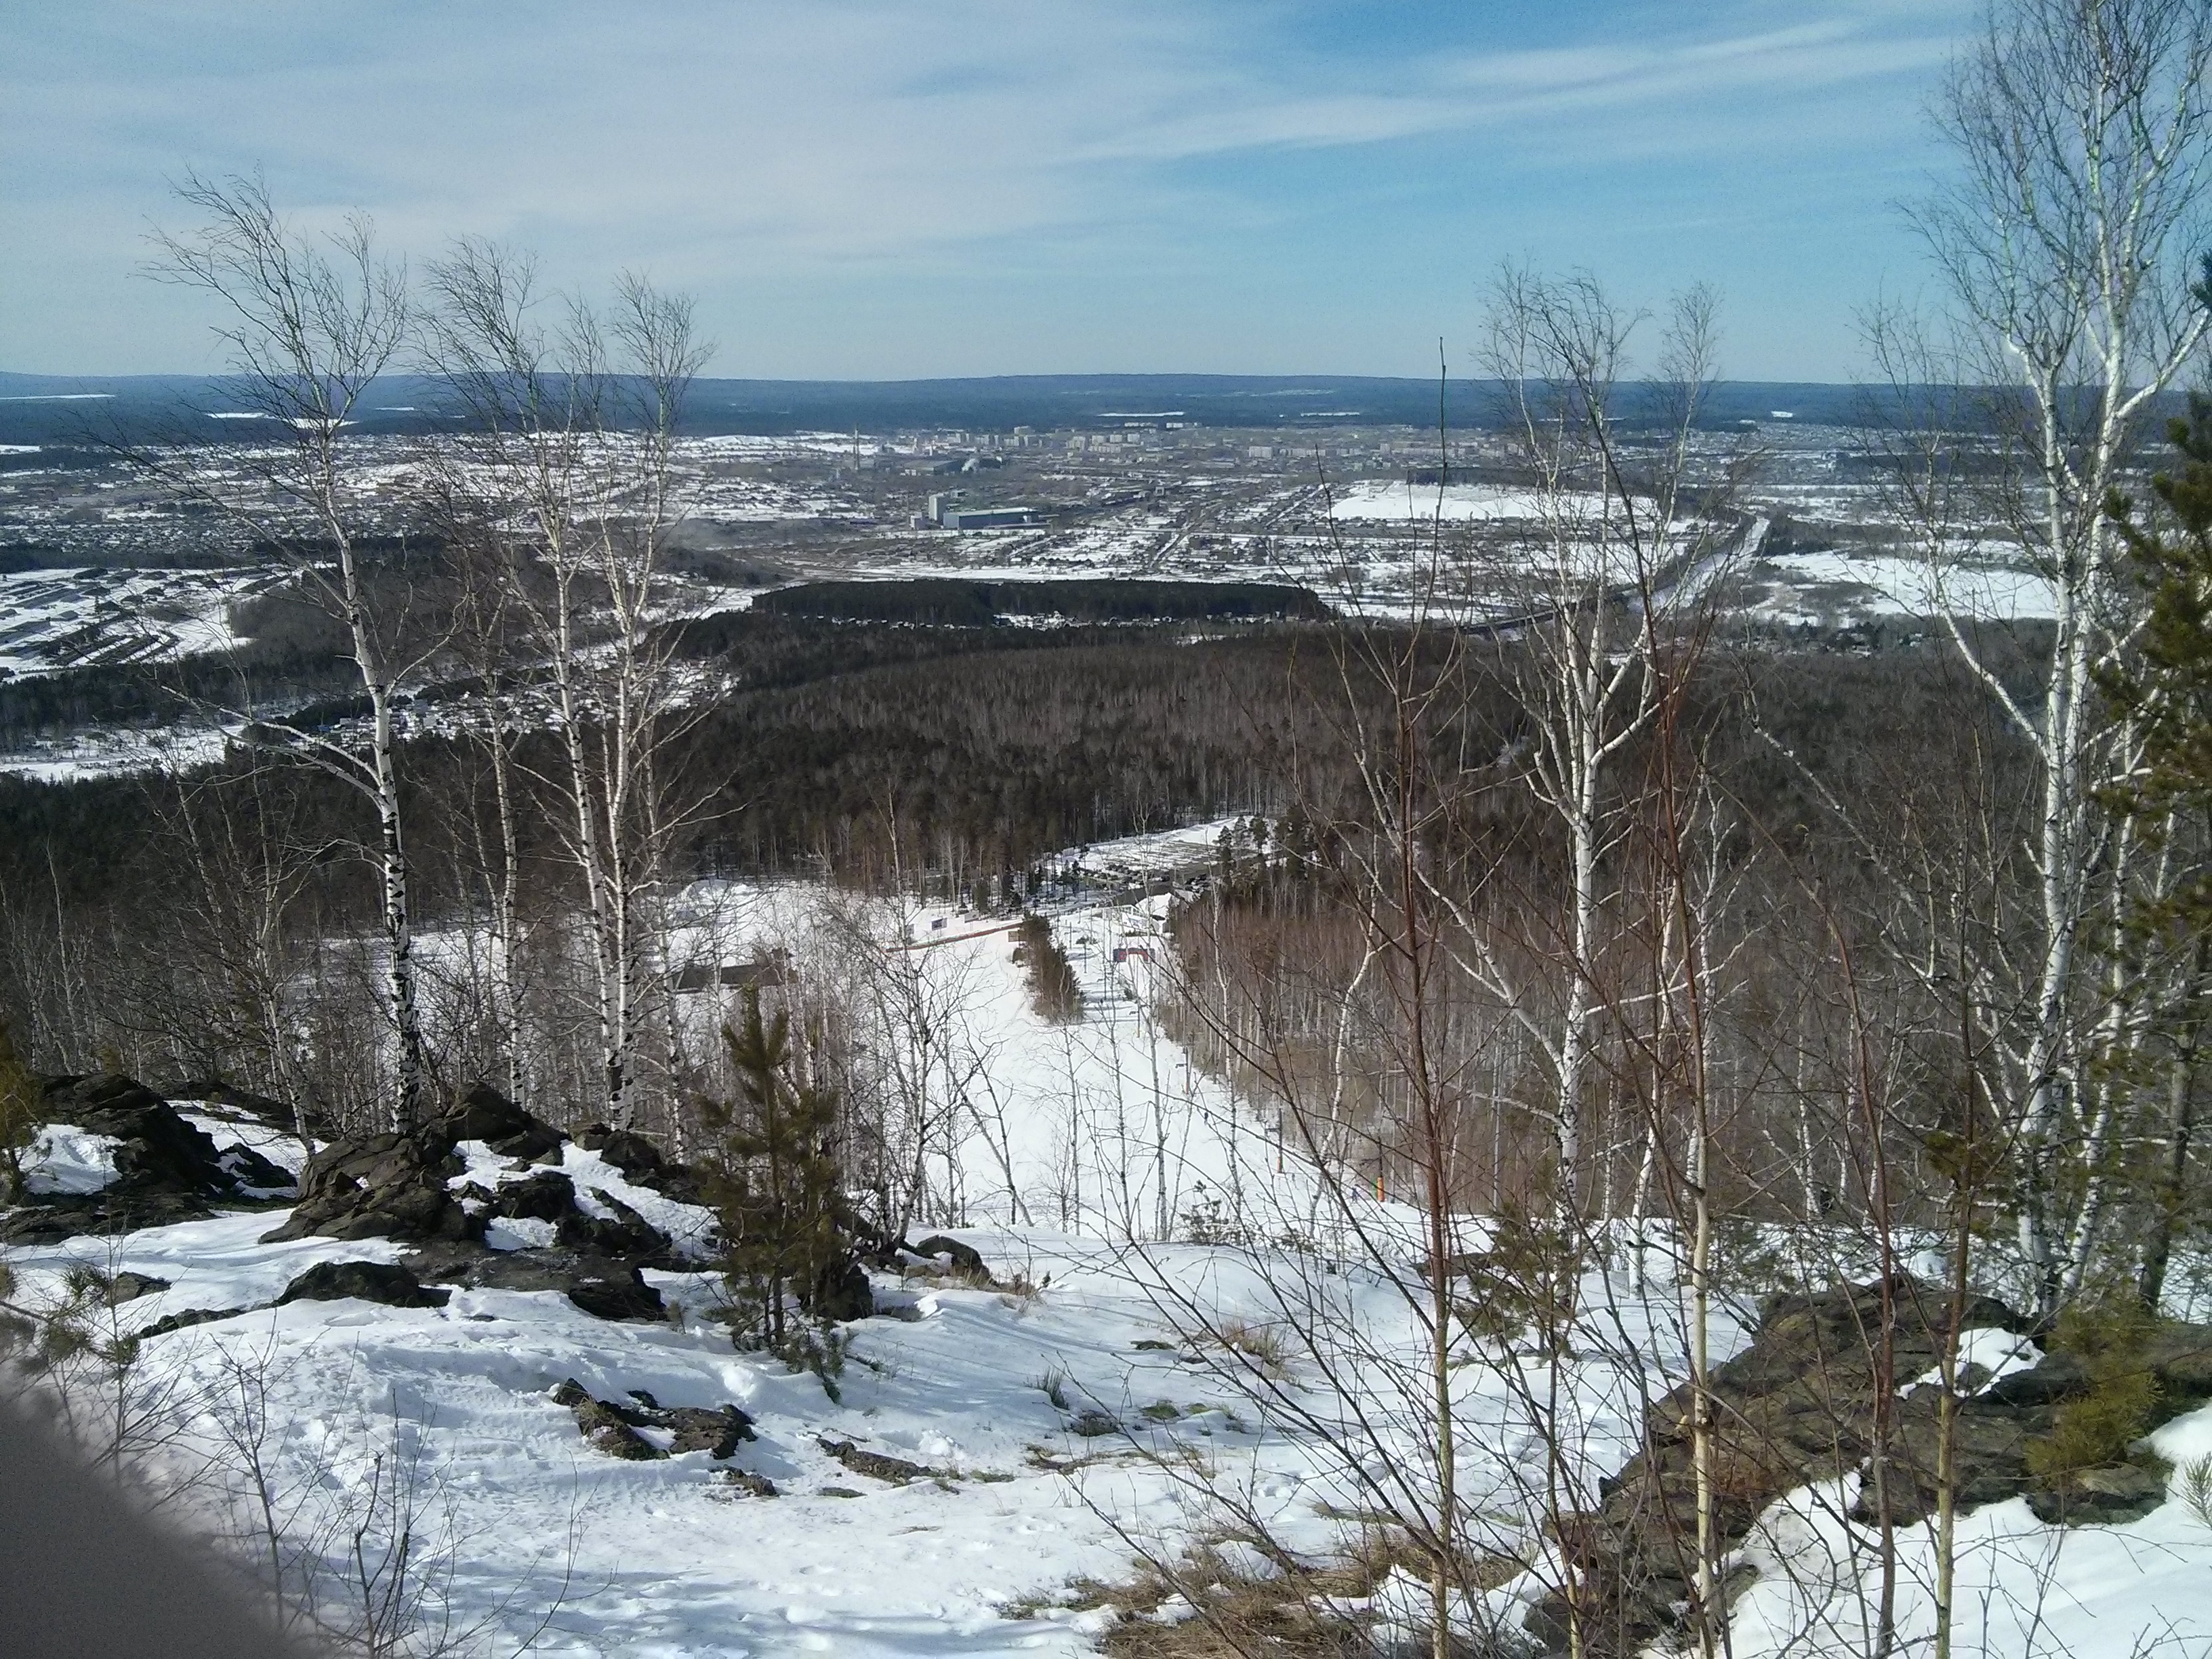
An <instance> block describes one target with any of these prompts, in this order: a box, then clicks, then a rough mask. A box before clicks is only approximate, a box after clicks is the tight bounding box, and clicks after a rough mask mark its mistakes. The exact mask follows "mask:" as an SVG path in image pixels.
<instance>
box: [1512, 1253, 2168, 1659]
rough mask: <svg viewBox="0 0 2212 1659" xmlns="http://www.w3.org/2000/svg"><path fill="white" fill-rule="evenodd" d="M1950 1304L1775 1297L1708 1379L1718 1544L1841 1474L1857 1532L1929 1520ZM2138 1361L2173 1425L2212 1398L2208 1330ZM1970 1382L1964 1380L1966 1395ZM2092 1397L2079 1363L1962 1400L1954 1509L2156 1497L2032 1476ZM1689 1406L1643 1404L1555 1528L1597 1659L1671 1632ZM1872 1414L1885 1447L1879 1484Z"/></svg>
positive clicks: (1970, 1319)
mask: <svg viewBox="0 0 2212 1659" xmlns="http://www.w3.org/2000/svg"><path fill="white" fill-rule="evenodd" d="M1947 1301H1948V1298H1947V1297H1946V1296H1945V1294H1944V1292H1942V1291H1940V1290H1938V1289H1936V1287H1934V1286H1932V1285H1924V1284H1922V1283H1920V1282H1918V1281H1917V1280H1915V1279H1910V1278H1907V1277H1905V1276H1902V1275H1900V1276H1899V1278H1897V1279H1893V1280H1892V1281H1891V1282H1890V1285H1889V1286H1888V1290H1887V1295H1885V1294H1884V1290H1883V1287H1882V1286H1881V1285H1879V1284H1874V1285H1838V1286H1836V1287H1834V1288H1832V1289H1830V1290H1826V1291H1820V1292H1816V1293H1813V1294H1798V1295H1789V1296H1782V1297H1774V1298H1771V1299H1770V1301H1769V1302H1768V1303H1767V1304H1766V1306H1765V1309H1764V1310H1763V1314H1762V1318H1761V1320H1760V1323H1759V1331H1758V1334H1757V1335H1756V1336H1755V1337H1754V1339H1753V1341H1752V1344H1751V1346H1749V1347H1748V1348H1747V1349H1746V1350H1745V1351H1744V1352H1742V1353H1741V1354H1739V1355H1737V1356H1736V1357H1735V1358H1734V1359H1731V1360H1729V1361H1728V1362H1727V1363H1726V1364H1722V1365H1719V1366H1717V1367H1715V1368H1714V1370H1713V1373H1712V1391H1713V1396H1714V1427H1713V1441H1712V1444H1713V1468H1712V1474H1713V1482H1712V1484H1713V1492H1714V1498H1715V1504H1716V1519H1717V1524H1718V1528H1719V1531H1720V1534H1721V1536H1722V1537H1723V1539H1724V1540H1725V1541H1727V1542H1728V1543H1729V1545H1731V1546H1732V1545H1734V1544H1735V1543H1737V1542H1740V1541H1741V1540H1742V1539H1743V1538H1744V1537H1745V1536H1746V1535H1747V1533H1748V1532H1749V1531H1750V1529H1751V1528H1752V1526H1753V1523H1754V1522H1756V1521H1757V1519H1758V1517H1759V1515H1760V1514H1761V1513H1762V1512H1763V1511H1764V1510H1765V1509H1766V1508H1767V1506H1768V1505H1769V1504H1772V1503H1773V1502H1774V1501H1775V1500H1776V1499H1777V1498H1781V1497H1783V1496H1784V1494H1785V1493H1787V1492H1790V1491H1792V1490H1793V1489H1795V1488H1796V1487H1798V1486H1803V1485H1806V1484H1808V1482H1812V1481H1817V1480H1832V1479H1834V1478H1837V1477H1838V1476H1841V1475H1845V1474H1858V1475H1859V1476H1860V1477H1861V1478H1860V1480H1859V1498H1858V1507H1857V1510H1855V1511H1854V1514H1853V1517H1852V1518H1853V1519H1854V1520H1857V1521H1860V1522H1873V1521H1875V1520H1876V1519H1878V1518H1879V1515H1878V1510H1879V1508H1880V1507H1881V1504H1882V1503H1883V1502H1884V1499H1885V1498H1886V1500H1887V1509H1888V1512H1889V1516H1890V1517H1891V1519H1892V1520H1893V1522H1895V1523H1896V1524H1898V1525H1900V1526H1902V1525H1911V1524H1912V1523H1914V1522H1918V1521H1920V1520H1922V1519H1924V1518H1925V1517H1926V1516H1928V1515H1929V1514H1930V1513H1932V1512H1933V1510H1934V1509H1935V1507H1936V1498H1937V1484H1936V1468H1937V1467H1938V1464H1937V1450H1938V1446H1939V1442H1940V1434H1941V1420H1942V1419H1941V1409H1942V1389H1941V1388H1940V1387H1939V1386H1937V1385H1936V1384H1934V1383H1918V1381H1917V1379H1919V1378H1921V1377H1923V1376H1927V1375H1929V1373H1930V1372H1933V1371H1935V1370H1936V1369H1937V1365H1938V1361H1939V1358H1940V1356H1941V1354H1942V1352H1943V1350H1944V1348H1945V1346H1947V1341H1948V1325H1947V1314H1948V1308H1947ZM1959 1328H1960V1330H1961V1331H1962V1332H1963V1331H1966V1330H1973V1329H1999V1330H2005V1331H2009V1332H2012V1333H2014V1334H2025V1333H2026V1332H2027V1325H2026V1323H2025V1322H2023V1321H2022V1320H2021V1318H2020V1317H2019V1316H2017V1315H2015V1314H2014V1313H2013V1312H2012V1311H2011V1310H2009V1309H2007V1308H2006V1307H2004V1306H2003V1305H2002V1304H1999V1303H1996V1302H1993V1301H1990V1300H1988V1299H1987V1298H1981V1299H1978V1300H1976V1301H1975V1302H1973V1303H1972V1304H1969V1305H1968V1306H1967V1307H1966V1309H1965V1310H1964V1312H1963V1317H1962V1318H1961V1319H1960V1322H1959ZM1885 1356H1886V1358H1887V1365H1886V1366H1885V1364H1883V1363H1882V1361H1883V1359H1884V1358H1885ZM2142 1363H2143V1364H2145V1365H2146V1366H2148V1368H2149V1369H2150V1370H2152V1371H2153V1372H2154V1374H2155V1376H2156V1377H2157V1379H2158V1383H2159V1388H2160V1395H2159V1397H2160V1401H2161V1409H2162V1410H2164V1411H2165V1412H2166V1413H2167V1414H2169V1415H2170V1414H2171V1413H2172V1412H2174V1411H2177V1410H2181V1409H2185V1408H2186V1407H2187V1406H2188V1405H2189V1404H2190V1403H2192V1402H2193V1401H2199V1400H2203V1399H2206V1398H2212V1328H2201V1327H2186V1326H2169V1327H2166V1328H2163V1329H2162V1330H2161V1331H2160V1334H2158V1335H2157V1336H2155V1337H2154V1339H2153V1341H2152V1344H2151V1346H2150V1348H2149V1350H2148V1352H2147V1353H2146V1354H2145V1356H2144V1358H2143V1360H2142ZM1976 1381H1977V1379H1976V1378H1975V1377H1973V1376H1966V1377H1964V1378H1962V1382H1963V1383H1965V1384H1966V1386H1967V1387H1968V1388H1969V1389H1971V1388H1972V1386H1973V1385H1974V1383H1975V1382H1976ZM2090 1387H2091V1378H2090V1376H2089V1374H2088V1372H2087V1370H2086V1369H2085V1367H2084V1366H2083V1365H2082V1364H2081V1363H2080V1362H2079V1361H2078V1360H2075V1359H2074V1358H2071V1357H2070V1356H2069V1355H2067V1354H2064V1353H2050V1354H2045V1355H2044V1356H2043V1357H2042V1358H2041V1359H2040V1361H2039V1363H2038V1364H2035V1365H2034V1366H2033V1367H2032V1368H2029V1369H2027V1370H2020V1371H2015V1372H2013V1373H2011V1374H2010V1375H2008V1376H2004V1377H2002V1378H2000V1379H1998V1380H1997V1381H1996V1383H1993V1384H1990V1385H1989V1386H1987V1387H1985V1388H1984V1389H1982V1390H1981V1391H1980V1392H1978V1393H1968V1394H1966V1395H1965V1397H1963V1398H1961V1399H1960V1400H1958V1401H1956V1402H1955V1404H1956V1407H1957V1410H1956V1413H1955V1418H1954V1431H1953V1437H1952V1467H1953V1470H1954V1483H1955V1484H1954V1491H1955V1493H1956V1496H1957V1499H1958V1501H1959V1503H1960V1505H1961V1506H1962V1507H1965V1508H1969V1509H1971V1508H1974V1507H1978V1506H1979V1505H1981V1504H1992V1503H1998V1502H2002V1501H2003V1500H2005V1499H2007V1498H2015V1497H2018V1496H2021V1495H2022V1494H2025V1495H2026V1496H2027V1499H2028V1502H2029V1504H2030V1505H2031V1506H2032V1507H2033V1509H2034V1510H2035V1511H2036V1513H2037V1514H2038V1515H2039V1516H2042V1517H2043V1518H2044V1519H2045V1520H2046V1521H2053V1522H2067V1523H2069V1524H2078V1523H2081V1522H2112V1521H2124V1520H2131V1519H2134V1518H2135V1517H2136V1516H2141V1515H2143V1514H2146V1513H2148V1511H2149V1510H2151V1509H2153V1508H2154V1507H2156V1506H2157V1504H2159V1503H2160V1502H2162V1501H2163V1500H2164V1498H2165V1494H2166V1476H2165V1474H2164V1472H2163V1471H2162V1470H2160V1469H2157V1468H2153V1467H2151V1466H2150V1465H2149V1464H2148V1463H2147V1462H2145V1463H2137V1462H2124V1463H2119V1464H2114V1465H2111V1466H2109V1467H2106V1468H2095V1469H2085V1470H2077V1471H2074V1472H2072V1473H2070V1474H2065V1475H2062V1476H2056V1477H2047V1478H2039V1477H2038V1476H2037V1475H2035V1474H2033V1473H2032V1472H2031V1470H2030V1468H2029V1455H2028V1452H2029V1447H2030V1446H2031V1444H2032V1443H2034V1442H2036V1441H2037V1440H2038V1439H2039V1438H2040V1437H2044V1436H2046V1435H2048V1434H2050V1433H2051V1430H2052V1427H2053V1425H2054V1424H2055V1422H2056V1420H2057V1414H2058V1412H2059V1410H2060V1408H2061V1407H2063V1405H2064V1404H2065V1402H2066V1401H2069V1400H2071V1399H2075V1398H2076V1397H2078V1396H2080V1395H2082V1394H2084V1393H2085V1392H2087V1390H2088V1389H2089V1388H2090ZM1899 1390H1902V1391H1903V1393H1902V1396H1901V1397H1899ZM1883 1406H1886V1407H1887V1415H1888V1419H1889V1421H1888V1434H1887V1448H1888V1451H1887V1459H1886V1462H1885V1465H1884V1467H1883V1468H1882V1469H1881V1470H1880V1471H1879V1472H1877V1471H1876V1470H1875V1468H1874V1454H1875V1451H1876V1449H1877V1444H1876V1442H1877V1439H1878V1438H1879V1437H1880V1436H1881V1427H1880V1422H1879V1419H1880V1418H1881V1415H1882V1414H1883V1413H1881V1411H1878V1409H1877V1407H1883ZM1691 1410H1692V1398H1691V1395H1690V1392H1689V1389H1687V1387H1686V1386H1685V1387H1684V1388H1681V1389H1676V1390H1675V1391H1674V1393H1673V1394H1670V1395H1668V1396H1667V1397H1666V1398H1665V1399H1663V1400H1662V1401H1658V1402H1657V1403H1656V1405H1654V1406H1653V1407H1651V1409H1650V1412H1649V1413H1648V1414H1647V1417H1646V1421H1645V1425H1644V1449H1643V1450H1642V1451H1641V1452H1639V1453H1638V1455H1636V1456H1635V1457H1634V1458H1632V1459H1631V1460H1630V1462H1628V1464H1627V1466H1626V1468H1623V1469H1622V1470H1621V1472H1620V1474H1619V1475H1617V1476H1615V1477H1614V1478H1613V1479H1611V1480H1606V1481H1603V1482H1601V1483H1600V1488H1599V1490H1600V1494H1601V1502H1600V1506H1599V1508H1598V1509H1597V1510H1595V1511H1593V1512H1590V1513H1588V1514H1583V1515H1579V1516H1571V1517H1567V1518H1566V1520H1565V1522H1564V1523H1563V1525H1562V1526H1561V1528H1560V1532H1561V1538H1560V1543H1561V1546H1562V1549H1563V1551H1564V1553H1565V1555H1566V1556H1567V1558H1568V1559H1571V1560H1572V1561H1573V1562H1574V1563H1575V1564H1576V1566H1577V1577H1579V1578H1580V1579H1581V1581H1582V1584H1583V1589H1582V1591H1581V1595H1580V1597H1579V1601H1580V1615H1581V1620H1582V1626H1583V1628H1582V1638H1583V1640H1582V1646H1583V1651H1584V1652H1585V1653H1587V1654H1589V1655H1591V1656H1593V1659H1602V1656H1611V1655H1618V1654H1626V1653H1629V1652H1632V1651H1635V1650H1638V1649H1640V1648H1642V1647H1644V1646H1645V1645H1646V1644H1650V1642H1651V1641H1652V1640H1653V1639H1655V1638H1658V1637H1661V1636H1662V1635H1664V1634H1666V1633H1667V1632H1668V1631H1670V1630H1671V1629H1672V1628H1673V1627H1674V1625H1675V1623H1676V1622H1677V1620H1679V1619H1680V1616H1681V1609H1682V1608H1683V1607H1686V1605H1687V1601H1688V1597H1689V1594H1690V1585H1689V1583H1688V1577H1687V1575H1688V1573H1689V1571H1690V1568H1691V1565H1692V1557H1693V1555H1694V1545H1693V1544H1691V1543H1687V1542H1686V1541H1687V1540H1694V1539H1695V1537H1696V1536H1697V1522H1696V1508H1695V1505H1696V1493H1697V1472H1696V1467H1695V1443H1694V1439H1693V1435H1692V1421H1691ZM1877 1473H1879V1474H1880V1477H1881V1478H1880V1480H1879V1481H1877V1480H1876V1479H1875V1476H1876V1474H1877ZM1568 1616H1569V1610H1568V1607H1567V1605H1566V1603H1565V1601H1564V1600H1563V1599H1562V1598H1560V1597H1559V1596H1557V1595H1554V1596H1553V1597H1551V1598H1549V1599H1547V1600H1546V1601H1541V1602H1539V1603H1538V1604H1537V1605H1536V1607H1534V1608H1533V1609H1532V1610H1531V1612H1530V1613H1529V1615H1528V1621H1527V1627H1528V1632H1529V1633H1530V1634H1531V1635H1532V1636H1533V1637H1534V1638H1536V1639H1537V1640H1538V1641H1539V1642H1540V1643H1542V1644H1546V1645H1547V1646H1548V1647H1551V1648H1554V1649H1563V1648H1564V1647H1565V1645H1566V1643H1567V1637H1568V1626H1567V1621H1568Z"/></svg>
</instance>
